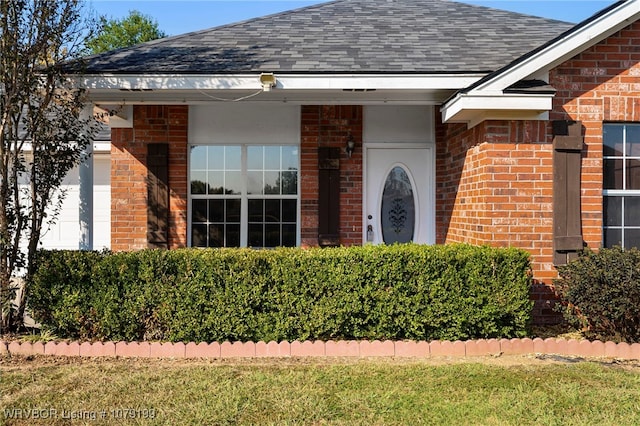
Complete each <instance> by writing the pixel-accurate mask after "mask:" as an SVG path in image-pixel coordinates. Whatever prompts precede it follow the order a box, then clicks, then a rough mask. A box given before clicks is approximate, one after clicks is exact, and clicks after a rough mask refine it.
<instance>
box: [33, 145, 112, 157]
mask: <svg viewBox="0 0 640 426" xmlns="http://www.w3.org/2000/svg"><path fill="white" fill-rule="evenodd" d="M32 150H33V146H32V145H31V143H30V142H25V144H24V145H23V146H22V152H24V153H25V154H28V153H30V152H31V151H32ZM93 152H111V143H110V142H94V143H93Z"/></svg>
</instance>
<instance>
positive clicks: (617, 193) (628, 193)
mask: <svg viewBox="0 0 640 426" xmlns="http://www.w3.org/2000/svg"><path fill="white" fill-rule="evenodd" d="M605 126H612V127H613V126H615V127H623V137H622V156H619V155H604V147H605V145H604V127H605ZM628 126H635V127H640V123H611V122H610V123H603V131H602V134H603V140H602V147H603V148H602V149H603V155H602V160H603V164H602V176H603V184H604V177H605V169H604V164H605V162H606V160H621V161H622V188H623V189H605V188H603V190H602V213H603V214H602V222H603V223H602V246H603V247H606V245H605V242H606V240H605V232H606V230H607V229H620V230H621V237H620V240H621V246H622V247H623V248H631V247H625V244H624V242H625V230H627V229H639V230H640V226H625V223H624V219H625V205H624V204H625V199H626V198H629V197H640V189H626V187H627V173H626V171H627V163H626V160H638V161H640V156H627V131H626V129H627V127H628ZM603 186H604V185H603ZM608 197H612V198H613V197H623V198H622V200H621V203H622V205H621V208H620V210H621V215H622V218H621V225H619V226H618V225H615V226H608V225H607V224H606V222H605V214H604V213H605V211H604V202H605V199H606V198H608ZM639 248H640V247H639Z"/></svg>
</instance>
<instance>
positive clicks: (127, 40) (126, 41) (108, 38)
mask: <svg viewBox="0 0 640 426" xmlns="http://www.w3.org/2000/svg"><path fill="white" fill-rule="evenodd" d="M166 36H167V34H165V33H164V32H163V31H161V30H160V29H158V23H157V21H155V20H154V19H153V18H151V17H149V16H147V15H143V14H142V13H140V12H138V11H137V10H132V11H130V12H129V16H127V17H126V18H123V19H120V20H118V19H107V18H106V17H105V16H101V17H100V30H99V31H98V34H96V36H95V37H92V38H91V39H89V40H88V41H87V48H88V49H89V52H90V53H102V52H107V51H109V50H114V49H120V48H123V47H129V46H133V45H136V44H139V43H144V42H146V41H151V40H156V39H158V38H163V37H166Z"/></svg>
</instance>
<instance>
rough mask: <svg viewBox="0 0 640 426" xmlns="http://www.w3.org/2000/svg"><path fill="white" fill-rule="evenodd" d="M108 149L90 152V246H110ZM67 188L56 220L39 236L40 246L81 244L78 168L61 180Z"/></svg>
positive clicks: (65, 247)
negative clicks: (91, 165)
mask: <svg viewBox="0 0 640 426" xmlns="http://www.w3.org/2000/svg"><path fill="white" fill-rule="evenodd" d="M110 167H111V166H110V155H109V153H94V154H93V185H94V187H93V230H94V231H93V248H94V249H96V250H99V249H102V248H109V247H110V240H111V184H110V182H111V168H110ZM63 188H64V189H65V190H66V191H67V192H66V196H65V199H64V201H63V204H62V208H61V210H60V213H59V215H58V220H57V222H56V223H55V224H54V225H52V226H51V227H50V228H49V229H48V230H47V231H46V233H45V234H44V236H43V237H42V240H41V241H42V245H41V246H42V248H47V249H72V250H77V249H78V248H79V246H80V192H79V179H78V169H77V168H75V169H73V170H72V171H71V172H70V173H69V175H68V176H67V178H66V179H65V182H64V184H63Z"/></svg>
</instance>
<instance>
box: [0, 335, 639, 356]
mask: <svg viewBox="0 0 640 426" xmlns="http://www.w3.org/2000/svg"><path fill="white" fill-rule="evenodd" d="M12 354H15V355H55V356H81V357H114V356H116V357H122V358H283V357H324V358H327V357H349V358H369V357H396V358H430V357H449V358H461V357H466V358H473V357H478V356H498V355H526V354H557V355H565V356H575V357H584V358H617V359H627V360H640V343H633V344H629V343H615V342H601V341H599V340H595V341H589V340H565V339H554V338H548V339H540V338H535V339H533V340H532V339H529V338H524V339H500V340H498V339H488V340H485V339H479V340H467V341H464V342H463V341H460V340H457V341H455V342H450V341H448V340H444V341H438V340H435V341H432V342H424V341H420V342H415V341H410V340H403V341H391V340H385V341H379V340H374V341H368V340H362V341H355V340H352V341H328V342H322V341H314V342H312V341H308V340H307V341H304V342H299V341H295V342H257V343H255V342H223V343H217V342H214V343H197V344H196V343H194V342H191V343H168V342H167V343H160V342H153V343H150V342H117V343H115V342H94V343H91V342H83V343H79V342H48V343H42V342H35V343H31V342H18V341H2V340H0V355H4V356H6V355H12Z"/></svg>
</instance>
